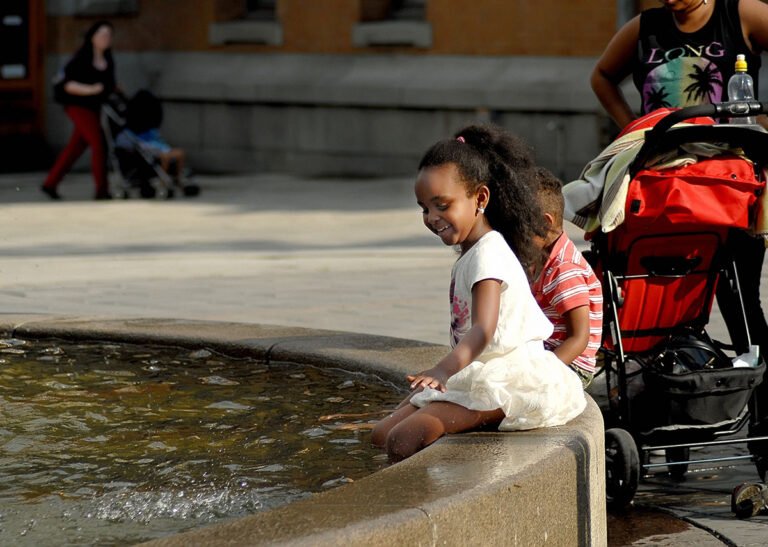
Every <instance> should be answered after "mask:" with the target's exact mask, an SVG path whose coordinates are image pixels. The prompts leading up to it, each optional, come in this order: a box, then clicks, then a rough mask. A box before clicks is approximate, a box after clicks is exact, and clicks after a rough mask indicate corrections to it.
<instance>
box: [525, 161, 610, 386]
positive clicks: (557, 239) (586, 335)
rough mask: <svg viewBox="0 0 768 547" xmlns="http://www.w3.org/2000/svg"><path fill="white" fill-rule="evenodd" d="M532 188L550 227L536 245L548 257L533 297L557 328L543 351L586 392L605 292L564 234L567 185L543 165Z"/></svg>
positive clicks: (545, 343) (599, 327)
mask: <svg viewBox="0 0 768 547" xmlns="http://www.w3.org/2000/svg"><path fill="white" fill-rule="evenodd" d="M535 182H536V185H535V187H534V190H535V191H536V193H537V194H538V197H539V203H540V205H541V209H542V212H543V213H544V218H545V219H546V221H547V224H548V226H549V232H548V234H547V236H546V238H545V239H540V238H537V240H538V241H537V243H539V244H540V245H541V247H542V250H543V251H544V252H545V254H546V255H547V258H546V261H545V262H544V266H543V267H542V269H541V271H540V272H539V275H538V277H537V278H536V280H535V281H534V282H533V287H532V290H533V294H534V296H535V297H536V302H538V304H539V306H541V309H542V310H543V311H544V314H545V315H546V316H547V318H548V319H549V320H550V321H551V322H552V324H553V325H554V327H555V328H554V331H553V333H552V336H551V337H550V338H549V339H548V340H546V341H545V342H544V345H545V347H546V348H547V349H548V350H550V351H552V352H553V353H554V354H555V355H557V357H558V358H559V359H560V360H561V361H562V362H563V363H565V364H566V365H567V366H569V367H570V368H571V369H573V371H574V372H575V373H576V374H577V375H578V376H579V378H580V379H581V381H582V384H584V387H585V388H586V387H587V386H588V385H589V384H590V382H591V381H592V377H593V376H594V374H595V357H596V355H597V350H598V349H599V348H600V341H601V338H602V333H603V290H602V287H601V286H600V281H599V280H598V279H597V276H595V273H594V272H593V271H592V268H591V267H590V265H589V264H588V263H587V261H586V260H585V259H584V257H583V256H582V254H581V253H580V252H579V250H578V249H577V248H576V245H574V244H573V242H572V241H571V240H570V238H568V235H567V234H566V233H565V232H564V231H563V206H564V200H563V192H562V190H563V184H562V182H561V181H560V180H559V179H558V178H557V177H555V176H554V175H553V174H552V173H551V172H549V171H548V170H547V169H544V168H543V167H538V168H537V171H536V181H535Z"/></svg>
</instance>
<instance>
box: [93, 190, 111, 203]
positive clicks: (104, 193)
mask: <svg viewBox="0 0 768 547" xmlns="http://www.w3.org/2000/svg"><path fill="white" fill-rule="evenodd" d="M93 199H95V200H96V201H101V200H103V199H112V194H110V193H109V191H108V190H104V191H99V192H96V195H95V196H93Z"/></svg>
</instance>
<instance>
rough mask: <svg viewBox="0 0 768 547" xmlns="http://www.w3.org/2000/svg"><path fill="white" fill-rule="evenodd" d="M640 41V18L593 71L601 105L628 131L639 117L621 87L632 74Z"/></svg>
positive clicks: (619, 34) (625, 29)
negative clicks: (629, 126) (626, 127)
mask: <svg viewBox="0 0 768 547" xmlns="http://www.w3.org/2000/svg"><path fill="white" fill-rule="evenodd" d="M639 38H640V16H639V15H638V16H636V17H634V18H633V19H632V20H630V21H629V22H627V23H626V24H625V25H624V26H623V27H621V28H620V29H619V31H618V32H617V33H616V34H615V35H614V36H613V38H611V41H610V42H608V46H606V48H605V51H604V52H603V54H602V55H601V56H600V58H599V59H598V60H597V64H596V65H595V68H594V69H593V70H592V76H591V79H590V83H591V84H592V91H594V92H595V95H596V96H597V98H598V100H599V101H600V104H602V105H603V108H605V110H606V111H607V112H608V115H609V116H610V117H611V118H612V119H613V121H615V122H616V124H617V125H618V126H619V127H621V128H624V126H626V125H627V124H628V123H629V122H631V121H632V120H634V119H635V115H634V113H633V112H632V109H631V108H630V106H629V103H628V102H627V99H626V97H624V93H623V92H622V91H621V88H620V87H619V86H620V84H621V82H623V81H624V80H625V79H626V78H627V76H629V75H630V74H631V73H632V64H633V59H634V57H635V51H636V50H637V41H638V40H639Z"/></svg>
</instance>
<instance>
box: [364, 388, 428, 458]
mask: <svg viewBox="0 0 768 547" xmlns="http://www.w3.org/2000/svg"><path fill="white" fill-rule="evenodd" d="M410 398H411V396H410V395H409V396H408V397H407V398H406V399H405V401H403V402H402V403H400V406H398V407H397V409H395V411H394V412H393V413H392V414H390V415H389V416H387V417H386V418H384V419H383V420H381V421H380V422H379V423H377V424H376V425H375V426H374V427H373V431H372V432H371V444H372V445H373V446H376V447H378V448H384V447H385V446H386V445H387V436H388V435H389V432H390V431H391V430H392V428H393V427H395V426H396V425H397V424H399V423H400V422H402V421H403V420H405V419H406V418H407V417H408V416H410V415H411V414H413V413H414V412H416V411H417V410H419V407H417V406H413V405H412V404H410V403H408V404H403V403H406V402H407V401H408V400H409V399H410Z"/></svg>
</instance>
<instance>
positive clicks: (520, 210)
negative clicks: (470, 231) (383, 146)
mask: <svg viewBox="0 0 768 547" xmlns="http://www.w3.org/2000/svg"><path fill="white" fill-rule="evenodd" d="M448 163H453V164H455V165H456V167H457V168H458V171H459V175H460V176H461V180H462V182H463V183H464V185H465V186H466V189H467V195H470V196H471V195H473V194H475V193H476V192H477V190H478V189H479V188H480V187H481V186H482V185H486V186H488V188H489V190H490V199H489V202H488V205H487V207H486V208H485V216H486V218H487V219H488V222H489V224H490V225H491V227H492V228H493V229H494V230H496V231H497V232H499V233H501V235H502V236H504V239H505V240H506V242H507V244H508V245H509V246H510V248H511V249H512V251H513V252H514V253H515V255H517V258H518V260H519V261H520V263H521V264H522V265H523V269H524V270H525V272H526V275H529V276H530V275H531V271H532V269H535V267H536V266H537V265H538V263H539V262H540V257H541V252H540V251H539V249H538V248H537V247H536V246H535V245H534V244H533V236H535V235H537V236H539V237H544V236H545V235H546V233H547V231H546V225H545V223H544V217H543V215H542V213H541V207H540V206H539V203H538V199H537V198H536V195H535V193H534V191H533V189H532V182H533V180H532V179H533V177H535V164H534V159H533V152H532V150H531V148H530V147H529V146H528V145H527V144H526V143H525V142H524V141H523V140H522V139H520V138H518V137H516V136H514V135H511V134H510V133H508V132H507V131H505V130H504V129H502V128H501V127H498V126H495V125H470V126H468V127H465V128H464V129H461V130H460V131H459V132H458V133H456V135H455V138H453V139H446V140H442V141H439V142H437V143H436V144H434V145H433V146H432V147H431V148H430V149H429V150H427V152H426V153H425V154H424V157H423V158H422V159H421V162H420V163H419V169H423V168H425V167H434V166H438V165H445V164H448Z"/></svg>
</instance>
